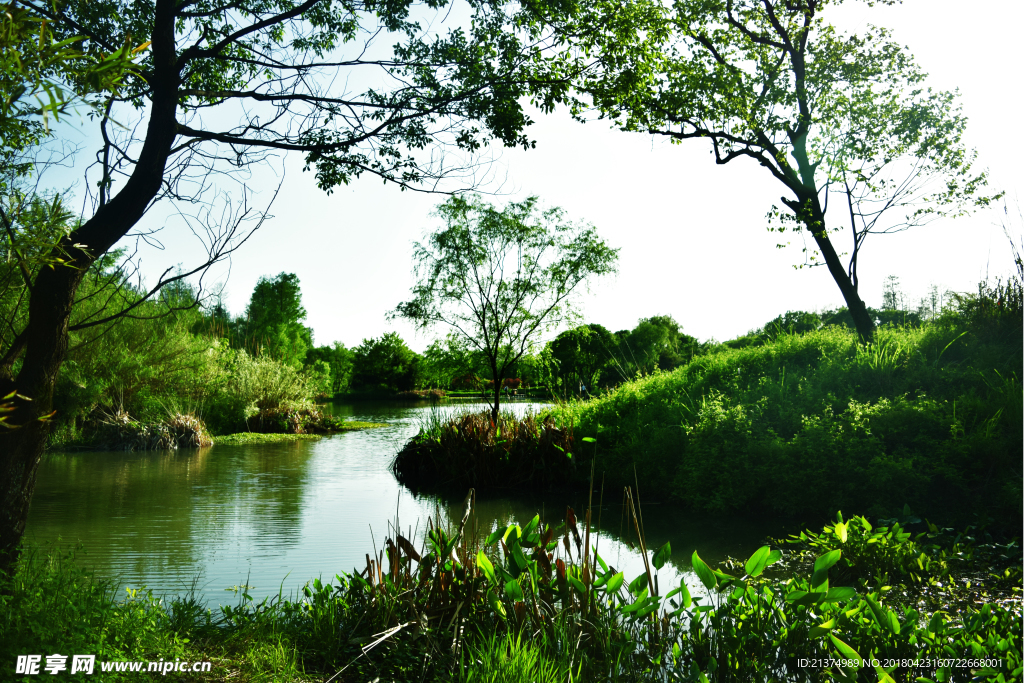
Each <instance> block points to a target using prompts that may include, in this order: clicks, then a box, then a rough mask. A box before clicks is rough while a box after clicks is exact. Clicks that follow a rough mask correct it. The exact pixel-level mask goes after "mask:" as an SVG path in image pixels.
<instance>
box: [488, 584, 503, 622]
mask: <svg viewBox="0 0 1024 683" xmlns="http://www.w3.org/2000/svg"><path fill="white" fill-rule="evenodd" d="M487 602H488V603H490V605H491V609H493V610H494V611H495V612H497V613H498V614H499V615H500V616H501V618H502V619H504V618H505V605H503V604H501V599H500V598H498V596H497V595H495V594H494V591H490V590H488V591H487Z"/></svg>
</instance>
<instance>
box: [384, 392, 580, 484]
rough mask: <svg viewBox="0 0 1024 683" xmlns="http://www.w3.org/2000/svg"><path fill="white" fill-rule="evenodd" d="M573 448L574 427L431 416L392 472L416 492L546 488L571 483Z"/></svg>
mask: <svg viewBox="0 0 1024 683" xmlns="http://www.w3.org/2000/svg"><path fill="white" fill-rule="evenodd" d="M579 445H580V446H582V445H583V444H582V443H580V444H579ZM576 447H577V443H576V441H575V439H574V437H573V430H572V427H571V426H559V425H557V424H556V423H555V421H554V420H553V419H552V418H550V417H547V418H544V417H540V416H538V415H536V414H527V415H525V416H524V417H517V416H516V415H514V414H512V413H509V412H502V413H499V415H498V419H497V421H495V420H494V419H492V413H491V412H490V411H487V412H482V413H460V414H456V415H454V416H451V417H447V416H445V415H444V414H442V413H441V412H440V411H436V410H435V411H431V412H430V413H428V417H427V418H426V419H425V420H424V421H423V423H422V424H421V426H420V430H419V433H418V434H417V435H416V436H415V437H413V438H412V440H411V441H409V443H407V444H406V445H405V446H404V447H403V448H402V450H401V451H399V453H398V455H397V456H395V460H394V462H393V463H392V470H393V471H394V473H395V475H396V476H397V477H398V480H399V481H400V482H402V483H403V484H405V485H407V486H410V487H412V488H416V489H422V488H431V489H438V488H458V489H464V488H466V487H470V486H471V487H475V488H480V489H511V488H516V487H519V486H523V485H526V484H530V485H532V486H538V487H541V488H549V487H551V486H553V485H562V486H564V485H565V484H567V483H569V482H572V481H573V480H574V479H575V475H576V462H577V460H578V459H579V458H578V457H577V455H576V454H575V453H574V451H575V450H576Z"/></svg>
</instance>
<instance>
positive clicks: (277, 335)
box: [243, 273, 313, 367]
mask: <svg viewBox="0 0 1024 683" xmlns="http://www.w3.org/2000/svg"><path fill="white" fill-rule="evenodd" d="M305 319H306V309H305V308H303V307H302V290H301V289H300V288H299V278H298V276H297V275H295V274H294V273H281V274H279V275H278V276H277V277H275V278H273V279H268V278H265V277H261V278H260V279H259V282H257V283H256V287H255V288H254V289H253V291H252V298H250V299H249V305H248V307H247V308H246V310H245V318H244V321H243V324H244V336H245V340H246V344H245V345H246V346H247V347H249V348H250V350H251V351H256V350H262V351H265V352H267V353H269V354H270V355H271V356H273V357H274V358H277V359H278V360H280V361H282V362H284V363H286V364H287V365H291V366H294V367H299V366H301V365H302V364H303V361H304V360H305V358H306V352H307V350H308V349H310V348H311V347H312V346H313V333H312V330H310V329H309V328H308V327H306V326H305V325H303V324H302V323H303V321H304V320H305Z"/></svg>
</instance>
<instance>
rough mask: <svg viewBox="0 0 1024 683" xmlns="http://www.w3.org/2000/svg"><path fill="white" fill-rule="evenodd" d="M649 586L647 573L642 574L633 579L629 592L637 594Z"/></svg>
mask: <svg viewBox="0 0 1024 683" xmlns="http://www.w3.org/2000/svg"><path fill="white" fill-rule="evenodd" d="M646 588H647V574H646V573H645V574H641V575H640V576H638V577H636V578H635V579H633V581H632V582H631V583H630V584H629V592H630V593H632V594H633V595H637V594H638V593H640V591H642V590H645V589H646Z"/></svg>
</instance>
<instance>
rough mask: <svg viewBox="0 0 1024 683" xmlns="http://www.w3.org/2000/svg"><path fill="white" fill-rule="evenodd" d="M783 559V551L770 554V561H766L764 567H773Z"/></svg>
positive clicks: (774, 551)
mask: <svg viewBox="0 0 1024 683" xmlns="http://www.w3.org/2000/svg"><path fill="white" fill-rule="evenodd" d="M781 559H782V551H781V550H773V551H771V552H770V553H768V559H766V560H765V562H764V566H765V567H770V566H772V565H773V564H775V563H776V562H778V561H779V560H781Z"/></svg>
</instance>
